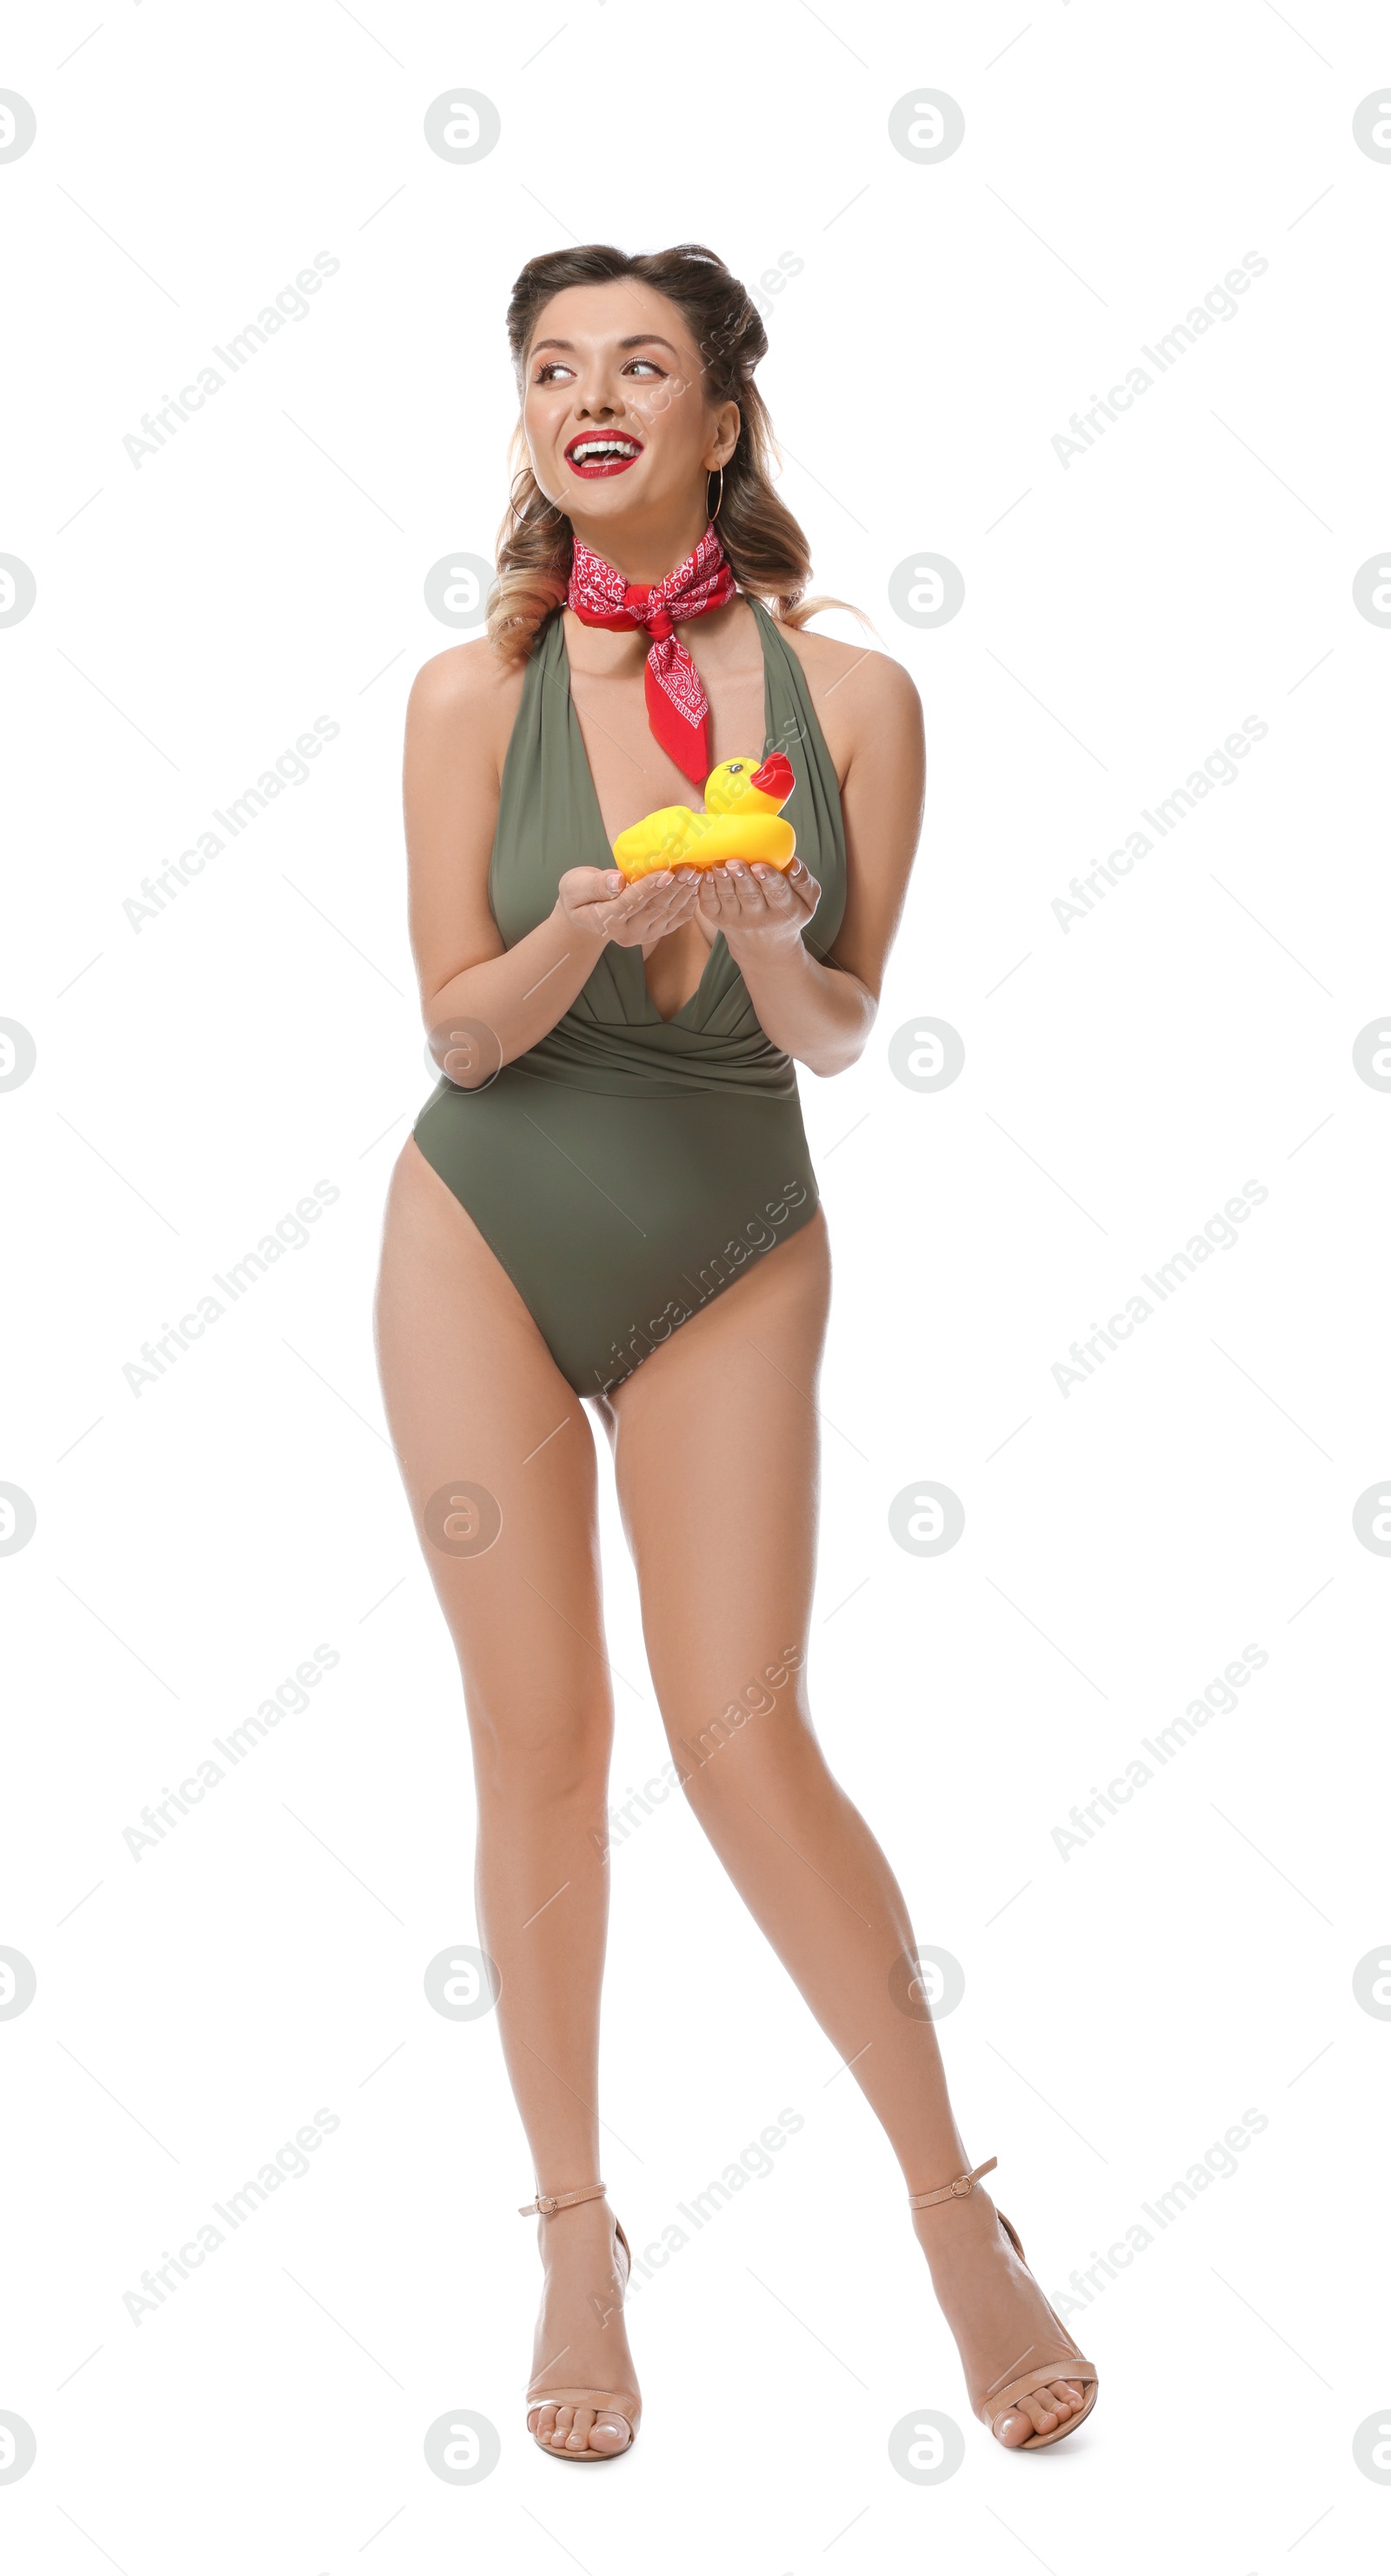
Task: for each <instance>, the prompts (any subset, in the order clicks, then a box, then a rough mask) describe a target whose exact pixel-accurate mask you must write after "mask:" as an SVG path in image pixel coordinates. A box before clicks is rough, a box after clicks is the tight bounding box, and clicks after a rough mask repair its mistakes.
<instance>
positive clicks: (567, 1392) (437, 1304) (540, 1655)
mask: <svg viewBox="0 0 1391 2576" xmlns="http://www.w3.org/2000/svg"><path fill="white" fill-rule="evenodd" d="M377 1351H378V1360H379V1365H380V1369H381V1379H382V1389H383V1394H384V1397H385V1401H386V1411H387V1419H388V1422H389V1425H390V1429H391V1435H392V1439H393V1441H394V1443H395V1446H396V1452H397V1456H398V1459H399V1461H400V1466H401V1473H402V1476H403V1478H404V1481H405V1485H406V1491H407V1494H408V1496H409V1498H410V1503H411V1508H412V1512H413V1514H414V1517H415V1522H416V1528H417V1531H418V1532H419V1535H420V1540H421V1545H422V1548H423V1550H424V1554H425V1559H426V1563H427V1565H428V1567H429V1570H430V1575H431V1579H432V1581H433V1583H434V1586H435V1589H436V1592H437V1593H438V1595H439V1598H440V1601H441V1604H442V1606H443V1609H444V1613H445V1616H446V1618H447V1620H448V1622H449V1626H450V1630H451V1633H452V1635H453V1639H454V1643H455V1646H456V1648H457V1650H458V1655H459V1662H460V1666H461V1669H462V1672H463V1677H464V1685H465V1692H466V1696H467V1700H468V1707H469V1715H470V1718H471V1720H472V1722H473V1725H474V1729H475V1734H476V1736H478V1737H479V1738H480V1739H481V1740H482V1741H483V1742H484V1743H488V1742H491V1743H492V1744H494V1745H501V1744H503V1743H504V1742H505V1744H506V1745H507V1747H508V1748H510V1749H511V1750H513V1751H519V1752H522V1753H526V1752H527V1751H529V1750H530V1751H537V1750H540V1749H542V1748H545V1749H548V1750H554V1748H555V1745H556V1742H557V1739H560V1740H564V1739H565V1737H566V1736H567V1735H570V1736H573V1734H574V1730H575V1724H576V1720H577V1719H583V1718H584V1717H590V1718H606V1717H607V1714H608V1712H609V1709H610V1693H609V1682H608V1668H607V1663H606V1659H605V1656H604V1650H603V1629H602V1606H601V1598H600V1581H599V1554H598V1528H597V1502H596V1477H595V1456H594V1435H593V1430H592V1427H591V1425H590V1422H589V1418H588V1416H587V1414H586V1413H585V1410H584V1407H583V1405H582V1404H581V1402H580V1400H579V1398H578V1396H577V1395H576V1394H575V1392H574V1390H573V1388H572V1387H571V1386H570V1385H569V1383H568V1382H567V1380H566V1379H565V1378H563V1377H562V1376H561V1373H560V1371H559V1369H558V1368H557V1367H556V1364H555V1362H554V1360H553V1359H552V1357H551V1354H550V1352H549V1350H548V1349H547V1347H546V1344H545V1342H544V1340H543V1339H542V1336H541V1334H540V1332H539V1330H538V1328H537V1326H536V1324H535V1323H534V1321H533V1320H532V1317H531V1315H530V1314H529V1313H528V1311H527V1308H526V1306H525V1305H524V1303H523V1301H522V1299H521V1297H520V1296H519V1294H518V1292H517V1290H516V1288H515V1287H514V1286H513V1283H512V1281H511V1280H510V1279H509V1277H508V1275H507V1273H506V1271H505V1270H504V1269H503V1268H502V1265H501V1263H500V1262H499V1261H498V1260H497V1258H496V1257H495V1255H494V1254H493V1252H492V1251H491V1250H490V1249H489V1247H488V1245H487V1244H486V1243H485V1242H484V1240H483V1237H482V1235H481V1234H480V1233H479V1231H478V1228H477V1227H476V1226H475V1224H474V1223H473V1220H472V1218H471V1217H470V1216H469V1215H468V1213H467V1211H466V1210H465V1209H464V1208H463V1207H462V1206H461V1204H460V1202H459V1201H458V1200H457V1199H456V1198H455V1197H454V1195H453V1192H452V1191H451V1190H450V1189H448V1188H447V1187H446V1185H445V1183H444V1182H443V1181H442V1180H441V1179H440V1178H439V1175H438V1174H437V1173H436V1172H435V1171H433V1170H432V1169H431V1167H430V1165H429V1164H428V1163H427V1162H426V1161H425V1158H424V1156H423V1155H422V1154H421V1153H420V1151H419V1148H418V1147H417V1146H416V1145H415V1143H414V1142H413V1141H410V1142H408V1143H407V1144H406V1146H405V1149H404V1151H403V1152H402V1154H401V1157H400V1159H399V1161H398V1163H397V1165H396V1169H395V1172H394V1174H393V1176H392V1182H391V1189H390V1194H389V1197H388V1200H387V1208H386V1219H385V1225H384V1229H383V1238H382V1260H381V1274H380V1280H379V1284H378V1291H377Z"/></svg>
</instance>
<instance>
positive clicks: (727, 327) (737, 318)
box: [488, 242, 860, 662]
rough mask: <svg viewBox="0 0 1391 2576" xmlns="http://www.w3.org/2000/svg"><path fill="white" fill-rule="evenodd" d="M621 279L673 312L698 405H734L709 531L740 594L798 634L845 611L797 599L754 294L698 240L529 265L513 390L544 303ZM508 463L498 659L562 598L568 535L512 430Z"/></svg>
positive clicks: (791, 532) (526, 650) (492, 614)
mask: <svg viewBox="0 0 1391 2576" xmlns="http://www.w3.org/2000/svg"><path fill="white" fill-rule="evenodd" d="M620 277H636V278H639V279H640V280H641V281H642V283H643V284H644V285H645V286H652V287H655V288H656V290H657V293H658V294H659V295H665V296H666V297H667V298H668V299H669V301H670V302H671V303H672V304H674V305H675V306H676V308H677V311H678V312H679V313H680V314H681V316H682V319H683V320H684V322H685V323H686V325H687V328H688V329H689V331H690V334H691V337H692V339H693V340H694V341H695V344H696V347H697V349H698V350H699V352H700V357H701V363H702V367H703V370H704V391H705V395H706V399H707V400H708V401H709V403H710V404H711V405H712V407H714V408H718V406H719V405H720V404H721V403H725V402H736V403H737V404H738V406H739V436H738V440H737V442H736V445H735V449H734V453H733V455H732V456H731V457H730V458H729V459H728V460H727V462H726V465H725V469H724V481H723V484H722V486H721V498H720V501H719V504H718V510H719V516H718V522H717V526H718V534H719V537H720V541H721V543H722V545H723V547H724V550H725V553H726V554H727V555H728V557H729V562H730V567H731V569H732V571H733V574H734V578H735V580H736V582H737V583H738V585H739V587H740V589H741V590H746V591H751V592H753V594H754V596H755V597H756V598H759V599H761V600H762V601H763V602H764V604H765V606H768V607H770V608H772V609H773V610H774V612H775V613H776V615H777V616H778V617H780V618H781V619H782V621H783V623H784V625H788V626H804V625H805V624H806V621H807V619H808V618H809V617H813V616H815V614H816V612H817V610H818V609H821V608H844V607H846V606H847V604H848V603H847V602H846V601H844V600H839V599H807V598H805V597H804V593H805V590H806V586H807V583H808V581H809V580H810V578H811V555H810V551H809V549H808V546H807V541H806V538H805V536H804V535H803V533H802V530H801V529H800V527H799V526H798V524H797V521H796V520H795V519H794V518H793V516H792V513H791V511H790V510H789V509H788V507H787V505H786V503H785V502H783V501H780V500H779V498H778V496H777V493H776V492H775V491H774V489H773V485H772V482H771V480H770V476H769V466H770V463H772V462H773V461H774V460H777V454H778V452H777V448H776V446H775V444H774V441H773V433H772V426H771V424H770V422H769V418H768V410H767V406H766V404H765V402H764V400H763V396H762V394H761V393H760V392H759V390H758V387H757V385H756V384H755V383H754V380H753V371H754V368H755V367H756V366H757V364H758V361H759V359H760V358H762V357H764V356H766V354H767V349H768V334H767V332H766V331H765V330H764V328H763V324H762V321H761V320H760V318H759V313H758V308H757V306H756V305H755V304H754V302H753V300H752V298H751V297H750V296H749V294H748V293H747V291H746V290H745V288H744V287H743V286H741V284H740V282H739V280H738V278H737V277H734V276H731V274H730V271H729V270H728V269H727V268H726V267H725V264H724V262H723V260H721V259H717V258H716V256H715V254H714V252H713V251H712V250H706V249H705V248H703V246H702V245H701V243H699V242H678V243H677V244H676V246H675V248H674V249H672V250H657V251H642V252H638V253H636V254H633V255H630V254H629V253H628V252H626V251H621V250H615V249H614V248H613V246H612V244H611V243H607V242H589V243H586V244H585V245H583V246H582V247H579V248H576V249H574V250H557V251H547V252H546V253H544V254H543V256H542V257H541V258H539V259H530V260H528V261H527V264H526V266H525V268H524V269H523V270H522V273H521V275H520V277H519V278H518V279H517V282H516V284H515V286H514V287H513V289H512V300H511V303H510V304H509V305H508V308H507V337H508V340H509V343H510V345H511V350H512V362H513V365H514V367H515V368H516V370H517V378H518V387H519V390H520V385H521V372H522V368H523V365H524V363H525V360H526V353H527V349H528V347H529V346H530V342H531V337H532V333H533V332H534V330H535V328H536V324H537V321H538V319H539V317H540V314H541V312H542V309H543V307H544V306H545V305H547V304H549V302H550V300H551V297H552V296H553V295H558V294H560V292H561V291H562V289H563V288H564V287H567V286H593V285H602V284H605V283H607V282H608V281H609V280H610V279H612V278H620ZM511 462H512V464H513V466H514V468H515V469H516V470H515V472H514V475H513V481H512V488H511V492H510V495H509V498H508V505H507V509H506V512H505V513H504V516H503V521H502V526H501V528H500V529H499V530H498V541H497V581H496V583H495V585H494V587H493V590H492V592H491V594H490V596H489V601H488V635H489V639H490V641H491V643H492V645H493V648H494V650H495V651H496V652H497V653H499V654H501V656H502V658H503V659H504V661H509V662H522V661H525V660H526V659H527V658H528V656H529V655H530V654H531V653H532V652H533V650H534V649H535V646H536V642H537V639H538V637H539V635H540V632H541V628H542V626H543V625H544V624H545V621H546V619H547V618H548V617H549V616H550V615H551V614H552V612H553V611H554V610H555V609H556V608H558V607H559V606H560V605H561V603H562V601H563V600H564V597H565V592H566V587H567V584H568V582H569V578H570V566H571V561H572V557H573V552H574V532H573V530H572V528H571V525H570V522H569V520H568V519H567V518H566V517H565V516H564V514H563V513H562V512H561V511H559V510H558V509H557V508H556V507H555V505H554V504H553V503H552V502H550V501H548V500H547V499H546V496H545V494H544V493H543V492H542V490H541V488H540V486H539V484H538V483H537V480H536V477H535V475H534V474H533V473H532V470H531V465H530V461H529V458H528V454H527V446H526V439H525V436H524V434H523V431H522V428H521V425H520V423H519V424H518V426H517V428H516V430H515V431H514V432H513V436H512V446H511ZM859 613H860V612H859V611H858V609H854V610H852V611H851V614H852V615H853V616H858V615H859Z"/></svg>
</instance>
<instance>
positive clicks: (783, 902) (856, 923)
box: [700, 637, 925, 1075]
mask: <svg viewBox="0 0 1391 2576" xmlns="http://www.w3.org/2000/svg"><path fill="white" fill-rule="evenodd" d="M811 641H812V642H813V643H814V644H816V643H819V644H823V645H824V644H825V642H826V639H824V638H819V637H818V638H813V639H811ZM836 649H837V650H838V651H843V650H844V649H845V648H843V647H842V648H836ZM832 691H833V692H834V693H835V694H837V695H838V696H839V697H840V700H841V703H840V704H839V705H838V707H837V708H836V711H835V735H836V738H837V740H841V741H848V743H849V745H850V749H849V758H848V765H847V767H846V771H845V776H844V782H843V785H842V788H841V810H842V812H843V814H844V817H845V855H846V889H845V913H844V918H843V919H842V922H841V926H840V929H839V931H838V933H837V935H836V938H835V940H834V942H833V944H832V946H831V947H830V949H829V950H828V951H827V954H826V959H825V962H824V963H822V962H819V961H818V960H817V959H816V958H815V957H813V956H812V955H811V953H810V951H809V949H808V948H807V947H806V946H805V944H804V942H803V939H802V932H803V930H804V929H805V927H806V925H807V923H808V921H809V920H810V919H812V918H813V916H814V914H815V909H816V902H817V899H818V891H819V890H818V888H817V885H816V881H815V879H814V878H812V877H811V876H810V875H809V874H808V871H807V870H806V869H805V868H804V867H803V866H802V864H801V861H800V860H798V861H797V862H796V863H795V866H794V868H793V869H792V870H790V871H789V872H788V875H787V876H786V877H784V876H781V875H779V873H778V871H777V870H776V869H773V868H751V869H740V868H737V867H735V866H734V865H732V864H731V865H730V866H728V867H726V868H718V869H712V870H711V872H710V876H709V878H708V879H707V880H706V881H705V883H704V884H703V885H702V889H701V895H700V909H701V916H702V927H703V928H705V929H706V930H707V932H709V933H711V935H713V933H714V932H715V931H720V930H722V931H723V932H724V934H725V938H726V941H727V942H728V946H729V951H730V954H731V956H732V957H733V958H734V961H735V963H736V965H737V966H738V968H739V971H740V973H741V974H742V976H743V978H744V981H745V983H746V984H747V986H748V988H749V996H750V999H751V1000H752V1002H753V1006H754V1009H755V1010H756V1012H757V1013H758V1017H759V1019H760V1021H761V1022H762V1025H763V1027H764V1028H765V1029H766V1031H767V1033H768V1035H769V1037H770V1038H771V1039H772V1041H773V1044H774V1046H779V1047H781V1048H782V1049H783V1050H784V1053H786V1054H787V1055H791V1056H795V1057H796V1058H797V1059H798V1061H799V1062H800V1063H802V1064H805V1065H806V1066H807V1067H808V1069H809V1070H810V1071H811V1072H812V1073H817V1074H822V1075H829V1074H833V1073H841V1072H843V1071H844V1069H845V1067H846V1066H847V1065H850V1064H853V1063H854V1062H855V1060H856V1058H857V1057H858V1056H859V1055H861V1054H862V1053H863V1051H864V1048H865V1045H866V1043H867V1041H868V1038H869V1033H870V1030H871V1029H872V1027H873V1026H874V1021H875V1017H876V1015H877V1012H878V1008H879V994H880V989H881V987H882V984H883V978H884V967H885V964H886V962H887V959H888V954H889V949H890V947H891V945H892V942H893V937H894V933H895V931H896V929H897V927H898V922H899V917H900V915H901V913H902V910H903V899H904V896H905V894H906V892H907V887H908V875H909V870H910V869H911V867H912V864H913V857H914V853H915V851H916V849H917V844H918V834H919V831H920V830H921V827H922V815H923V790H924V770H925V757H924V749H923V724H922V706H921V702H920V700H919V697H918V693H917V690H916V689H915V688H914V686H913V683H912V681H911V679H910V678H909V676H908V673H907V672H906V671H905V670H904V669H903V667H902V665H901V664H900V663H898V662H894V661H891V660H890V659H889V658H888V656H887V655H886V654H883V653H864V654H857V655H856V657H855V659H854V660H853V661H851V662H850V663H849V665H848V666H847V668H846V670H845V671H844V673H843V675H842V677H841V678H839V679H837V680H834V681H833V682H832ZM828 694H830V693H828ZM818 713H820V707H819V706H818Z"/></svg>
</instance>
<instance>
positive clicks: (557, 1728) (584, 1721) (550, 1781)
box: [469, 1701, 613, 1806]
mask: <svg viewBox="0 0 1391 2576" xmlns="http://www.w3.org/2000/svg"><path fill="white" fill-rule="evenodd" d="M469 1729H470V1733H471V1735H472V1738H473V1762H474V1772H475V1776H476V1778H477V1781H478V1786H479V1790H480V1792H487V1793H491V1794H492V1795H494V1796H500V1797H508V1796H510V1795H512V1794H513V1793H514V1792H520V1793H521V1794H523V1795H524V1796H525V1797H526V1799H527V1801H528V1803H529V1804H530V1805H532V1806H538V1805H541V1806H558V1805H563V1804H565V1803H566V1802H567V1801H570V1800H576V1799H578V1800H580V1801H582V1802H593V1801H594V1800H595V1799H597V1800H598V1802H599V1804H600V1806H602V1804H603V1798H604V1788H605V1784H606V1781H607V1778H608V1764H609V1751H610V1747H611V1744H612V1741H613V1717H612V1713H611V1711H610V1710H609V1709H608V1708H606V1707H574V1706H570V1707H566V1708H561V1709H553V1710H552V1709H547V1710H542V1711H538V1710H525V1709H520V1710H519V1709H517V1708H509V1709H506V1710H494V1709H490V1708H488V1707H487V1706H479V1705H477V1704H475V1703H474V1702H473V1701H471V1702H470V1705H469Z"/></svg>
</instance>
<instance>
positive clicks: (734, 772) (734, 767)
mask: <svg viewBox="0 0 1391 2576" xmlns="http://www.w3.org/2000/svg"><path fill="white" fill-rule="evenodd" d="M743 766H744V764H743V762H742V760H731V762H730V764H729V774H730V777H731V778H737V777H738V775H739V772H740V770H741V769H742V768H743Z"/></svg>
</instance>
